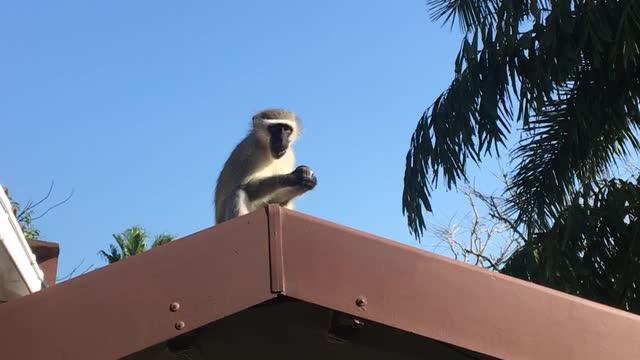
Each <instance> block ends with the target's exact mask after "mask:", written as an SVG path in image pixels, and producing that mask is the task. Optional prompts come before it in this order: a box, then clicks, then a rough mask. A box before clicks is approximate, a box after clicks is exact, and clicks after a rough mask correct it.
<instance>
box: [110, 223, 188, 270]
mask: <svg viewBox="0 0 640 360" xmlns="http://www.w3.org/2000/svg"><path fill="white" fill-rule="evenodd" d="M112 236H113V238H114V240H115V241H116V244H109V249H108V250H107V251H105V250H100V251H99V252H98V255H101V256H102V257H103V258H104V259H105V260H106V261H107V262H108V263H109V264H113V263H114V262H116V261H119V260H122V259H124V258H126V257H129V256H134V255H137V254H141V253H143V252H145V251H146V243H145V241H146V240H147V239H148V238H149V234H147V232H146V231H145V229H143V228H142V227H140V226H132V227H130V228H128V229H126V230H124V231H123V232H121V233H119V234H113V235H112ZM174 239H175V235H171V234H166V233H162V234H159V235H156V237H155V239H154V241H153V243H152V244H151V247H152V248H154V247H157V246H161V245H164V244H167V243H169V242H170V241H172V240H174Z"/></svg>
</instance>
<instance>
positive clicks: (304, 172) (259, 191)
mask: <svg viewBox="0 0 640 360" xmlns="http://www.w3.org/2000/svg"><path fill="white" fill-rule="evenodd" d="M316 184H317V179H316V177H315V176H313V173H312V171H311V169H309V168H308V167H307V166H298V167H297V168H296V169H295V170H294V171H293V172H291V173H289V174H284V175H274V176H269V177H266V178H262V179H258V180H253V181H250V182H248V183H246V184H245V185H243V187H242V190H244V192H245V193H246V195H247V197H248V198H249V201H256V200H259V199H268V200H269V202H272V203H277V204H284V203H287V202H289V201H290V200H291V199H293V198H294V197H296V196H299V195H301V194H302V193H304V192H306V191H309V190H311V189H313V188H314V187H315V186H316Z"/></svg>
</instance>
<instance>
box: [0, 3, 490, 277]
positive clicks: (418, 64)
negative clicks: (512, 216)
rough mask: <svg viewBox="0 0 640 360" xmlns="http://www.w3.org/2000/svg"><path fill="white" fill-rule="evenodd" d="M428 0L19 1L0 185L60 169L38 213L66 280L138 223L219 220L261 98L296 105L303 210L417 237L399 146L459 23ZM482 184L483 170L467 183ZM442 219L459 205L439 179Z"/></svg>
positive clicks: (19, 194) (42, 185) (5, 73)
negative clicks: (225, 170)
mask: <svg viewBox="0 0 640 360" xmlns="http://www.w3.org/2000/svg"><path fill="white" fill-rule="evenodd" d="M456 29H457V28H454V30H453V32H451V31H450V28H449V27H448V26H444V27H443V26H441V24H440V23H433V22H431V21H430V19H429V16H428V13H427V8H426V5H425V2H424V1H417V0H415V1H371V0H369V1H325V2H306V1H305V2H302V1H280V0H277V1H268V2H267V1H231V0H228V1H190V2H186V1H185V2H176V1H158V0H156V1H153V2H151V1H135V2H133V1H102V2H98V1H55V2H48V1H40V2H35V1H22V2H6V3H5V4H4V6H3V10H2V12H0V47H1V48H2V49H3V51H2V56H1V57H0V124H1V127H0V129H1V130H0V131H1V134H2V141H3V151H2V154H3V156H2V158H3V162H2V171H1V172H0V183H2V184H4V185H7V186H9V188H10V190H11V194H12V196H13V197H14V198H15V199H16V200H18V201H20V202H26V201H27V200H29V199H33V200H36V199H38V198H39V197H41V196H42V195H43V194H44V193H45V192H46V190H47V189H48V186H49V183H50V182H51V181H52V180H54V181H55V184H56V186H55V189H54V194H53V196H52V199H51V201H50V203H52V202H55V201H56V200H60V199H62V198H64V197H65V196H66V195H67V194H68V193H69V192H70V191H71V190H74V192H75V193H74V196H73V197H72V199H71V200H70V201H69V202H68V203H66V204H65V205H63V206H61V207H59V208H57V209H55V210H54V211H52V212H51V213H49V214H48V215H47V216H46V217H44V218H42V219H41V220H39V221H38V222H37V225H38V226H39V227H40V228H41V230H42V238H43V239H45V240H49V241H55V242H59V243H60V246H61V256H60V268H59V276H64V275H65V274H67V273H68V272H69V271H71V269H73V268H74V267H75V266H76V265H77V264H78V263H80V262H81V261H82V260H83V259H84V265H83V267H84V266H87V265H91V264H94V265H95V266H96V267H99V266H104V262H103V260H102V259H100V258H99V257H98V256H97V255H96V253H97V252H98V251H99V250H100V249H103V248H106V247H107V246H108V244H109V243H110V242H111V241H112V238H111V234H112V233H115V232H119V231H122V230H124V229H125V228H127V227H128V226H131V225H136V224H139V225H142V226H144V227H145V228H146V229H147V230H148V231H149V232H151V233H159V232H163V231H167V232H171V233H175V234H178V235H179V236H184V235H188V234H190V233H193V232H195V231H198V230H200V229H203V228H206V227H209V226H212V224H213V208H212V193H213V186H214V183H215V180H216V176H217V174H218V172H219V170H220V168H221V166H222V163H223V162H224V160H225V159H226V157H227V155H228V154H229V152H230V151H231V149H232V148H233V146H234V145H235V143H236V142H237V141H239V140H240V139H241V138H242V137H243V136H244V135H245V133H246V131H247V128H248V125H249V119H250V117H251V115H252V114H253V113H254V112H255V111H258V110H260V109H262V108H265V107H286V108H289V109H291V110H294V111H296V112H297V113H298V114H299V115H300V116H301V118H302V120H303V122H304V125H305V133H304V134H303V136H302V138H301V139H300V140H299V142H298V143H297V144H296V147H295V149H296V154H297V158H298V160H299V163H300V164H306V165H309V166H311V167H312V168H313V169H314V171H315V173H316V175H317V176H318V182H319V183H318V187H317V188H316V189H315V190H314V191H313V192H311V193H309V194H307V195H305V196H304V197H303V198H301V199H300V200H299V201H298V202H297V210H299V211H302V212H305V213H308V214H310V215H313V216H317V217H322V218H325V219H328V220H330V221H334V222H338V223H341V224H344V225H347V226H351V227H355V228H358V229H360V230H364V231H367V232H371V233H375V234H377V235H381V236H384V237H387V238H390V239H393V240H397V241H401V242H405V243H408V244H412V245H416V246H421V247H425V248H428V249H431V248H430V247H429V246H430V245H432V243H431V242H430V241H429V239H424V241H423V243H422V244H418V243H417V242H416V241H415V240H414V239H413V238H412V237H411V236H410V234H409V232H408V230H407V226H406V221H405V218H404V217H403V216H402V212H401V192H402V176H403V172H404V157H405V155H406V152H407V150H408V146H409V140H410V137H411V134H412V132H413V130H414V128H415V125H416V122H417V120H418V117H419V116H420V114H421V113H422V111H423V110H424V109H425V107H427V106H428V105H430V104H431V102H432V101H433V100H434V99H435V97H436V96H437V95H438V94H439V93H440V92H441V91H442V90H444V89H445V88H446V86H447V85H448V84H449V83H450V81H451V79H452V69H453V61H454V57H455V55H456V53H457V50H458V46H459V43H460V34H459V33H458V32H457V31H456ZM477 180H479V181H480V183H481V185H483V186H484V187H485V188H486V187H487V186H488V187H491V184H492V183H493V182H494V181H493V179H489V178H485V179H484V180H482V179H480V178H478V179H477ZM434 209H435V211H436V217H429V220H430V221H447V220H448V218H449V217H450V216H452V215H453V214H456V213H458V214H460V213H463V212H466V211H468V207H467V203H466V202H465V200H464V199H463V198H462V197H461V196H460V195H456V194H455V193H451V192H446V191H445V189H444V187H440V188H439V190H438V192H437V193H436V194H435V197H434Z"/></svg>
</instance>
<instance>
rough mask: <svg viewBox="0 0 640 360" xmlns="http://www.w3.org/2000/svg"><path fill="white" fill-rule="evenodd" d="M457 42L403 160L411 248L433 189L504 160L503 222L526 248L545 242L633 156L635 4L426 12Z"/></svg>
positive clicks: (575, 2)
mask: <svg viewBox="0 0 640 360" xmlns="http://www.w3.org/2000/svg"><path fill="white" fill-rule="evenodd" d="M427 4H428V6H429V8H430V9H431V11H432V18H433V19H434V20H438V19H441V18H443V17H444V18H445V21H451V22H452V24H453V22H454V21H456V20H458V22H459V24H460V28H461V30H462V31H463V32H464V37H463V41H462V45H461V48H460V51H459V53H458V56H457V57H456V59H455V77H454V80H453V81H452V83H451V85H450V86H449V88H448V89H446V90H445V91H444V92H443V93H442V94H441V95H440V96H438V97H437V98H436V99H435V101H434V102H433V104H432V105H431V106H430V107H429V108H428V109H427V110H426V111H425V112H424V113H423V114H422V116H421V117H420V119H419V121H418V124H417V127H416V130H415V132H414V134H413V135H412V138H411V144H410V149H409V151H408V153H407V156H406V168H405V174H404V191H403V195H402V211H403V214H405V215H406V216H407V222H408V226H409V229H410V231H411V233H412V234H414V236H416V237H417V238H420V237H421V236H422V234H423V231H424V230H425V221H424V216H423V208H424V209H425V210H426V211H428V212H431V211H432V207H431V203H430V196H431V191H432V190H433V188H435V187H436V186H437V184H438V181H439V180H440V178H442V179H443V180H444V182H445V183H446V185H447V187H448V188H449V189H451V188H453V187H456V186H457V183H458V182H459V181H465V182H466V181H467V175H466V174H467V165H468V163H469V162H473V163H475V164H480V163H481V162H482V160H483V158H484V157H485V156H494V155H498V156H499V155H500V153H499V151H500V150H501V149H503V150H504V149H506V148H507V145H506V140H507V135H508V134H509V133H510V132H511V131H512V129H513V128H514V127H515V128H520V129H521V130H520V131H521V139H520V141H519V144H518V146H516V148H515V149H512V150H513V152H512V154H511V157H512V160H513V162H514V164H515V168H514V169H513V171H512V173H510V174H509V181H508V184H507V187H506V189H505V193H506V194H507V196H506V207H505V210H506V212H507V213H506V214H507V215H508V216H509V217H511V218H513V219H514V222H515V223H514V224H515V226H516V227H518V228H519V229H522V230H523V232H524V233H525V234H526V236H527V238H530V237H531V236H533V234H535V233H537V232H546V231H548V230H550V228H551V224H553V220H554V219H555V218H556V217H557V216H559V214H561V213H562V212H563V211H564V209H565V208H566V207H567V206H568V205H569V204H570V203H571V199H573V198H574V197H575V194H576V193H578V192H579V191H580V190H581V189H582V188H583V187H585V186H587V187H588V186H590V185H589V184H590V183H591V182H593V181H594V180H595V179H598V178H601V177H602V176H603V175H604V174H605V172H606V171H607V170H608V169H610V168H611V167H613V166H615V165H616V163H617V161H619V160H620V159H622V158H624V157H626V156H627V155H629V154H630V152H631V151H630V150H634V151H637V150H638V149H639V148H640V141H639V139H638V137H637V129H638V126H639V125H640V109H639V104H640V61H639V60H640V57H639V56H638V55H639V52H640V46H639V45H640V2H638V1H637V0H616V1H614V0H608V1H607V0H555V1H551V0H512V1H506V0H488V1H487V0H465V1H460V0H428V1H427Z"/></svg>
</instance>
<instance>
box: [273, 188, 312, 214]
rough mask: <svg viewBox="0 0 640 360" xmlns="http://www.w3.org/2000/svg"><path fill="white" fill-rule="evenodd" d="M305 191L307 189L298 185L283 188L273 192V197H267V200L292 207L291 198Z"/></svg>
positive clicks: (288, 207)
mask: <svg viewBox="0 0 640 360" xmlns="http://www.w3.org/2000/svg"><path fill="white" fill-rule="evenodd" d="M307 191H308V190H307V189H305V188H302V187H300V186H296V187H291V188H287V189H283V190H280V191H278V192H277V193H275V194H274V195H273V197H271V198H270V199H269V202H270V203H272V204H278V205H280V206H282V207H285V208H287V209H293V200H294V199H295V198H297V197H298V196H300V195H302V194H304V193H305V192H307Z"/></svg>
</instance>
